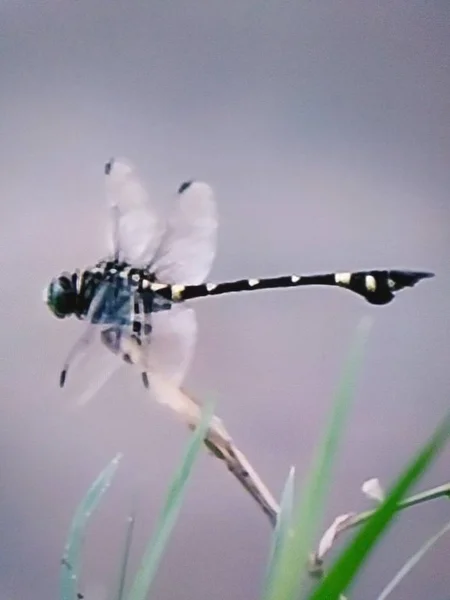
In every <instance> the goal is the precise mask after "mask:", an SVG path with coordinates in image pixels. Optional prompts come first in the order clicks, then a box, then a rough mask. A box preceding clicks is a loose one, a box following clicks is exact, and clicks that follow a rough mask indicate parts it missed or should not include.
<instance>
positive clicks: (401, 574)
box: [377, 521, 450, 600]
mask: <svg viewBox="0 0 450 600" xmlns="http://www.w3.org/2000/svg"><path fill="white" fill-rule="evenodd" d="M449 531H450V521H449V522H448V523H447V524H446V525H444V527H442V529H440V530H439V531H438V532H437V533H436V534H435V535H433V536H432V537H430V538H429V539H428V540H427V541H426V542H425V544H423V545H422V546H421V547H420V548H419V550H418V551H417V552H416V553H415V554H413V555H412V556H411V558H410V559H409V560H408V561H407V562H406V563H405V564H404V565H403V567H402V568H401V569H400V570H399V571H398V573H397V574H396V575H395V576H394V577H393V578H392V579H391V581H390V582H389V583H388V584H387V585H386V587H385V588H384V589H383V591H382V592H381V594H380V595H379V596H378V598H377V600H386V598H387V597H388V596H389V594H390V593H391V592H393V591H394V589H395V588H396V587H397V586H398V584H399V583H400V582H401V581H402V580H403V579H404V578H405V577H406V576H407V575H408V573H409V572H410V571H411V570H412V569H413V568H414V567H415V566H416V565H417V563H418V562H419V561H420V560H421V559H422V558H423V557H424V556H425V554H426V553H427V552H428V551H429V550H431V548H432V547H433V546H434V545H435V544H436V543H437V542H438V541H439V540H440V539H441V537H442V536H444V535H445V534H446V533H448V532H449Z"/></svg>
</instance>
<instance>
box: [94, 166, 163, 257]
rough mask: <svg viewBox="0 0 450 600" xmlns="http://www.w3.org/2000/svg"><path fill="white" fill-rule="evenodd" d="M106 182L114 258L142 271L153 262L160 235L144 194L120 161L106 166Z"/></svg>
mask: <svg viewBox="0 0 450 600" xmlns="http://www.w3.org/2000/svg"><path fill="white" fill-rule="evenodd" d="M105 179H106V181H105V184H106V195H107V200H108V203H109V206H110V211H111V229H112V232H111V233H112V253H113V256H114V257H115V258H116V259H118V260H121V261H124V262H127V263H129V264H132V265H133V266H137V267H143V266H145V265H146V264H148V263H149V261H150V260H151V259H152V257H153V255H154V253H155V250H156V248H157V246H158V244H159V242H160V238H161V233H162V227H161V225H160V224H159V222H158V219H157V216H156V214H155V211H154V210H153V207H152V205H151V203H150V200H149V197H148V194H147V191H146V189H145V187H144V185H143V183H142V181H141V179H140V178H139V175H138V174H137V171H136V169H135V167H134V166H133V165H132V164H131V163H130V162H129V161H128V160H126V159H123V158H113V159H111V160H110V161H109V162H108V163H106V165H105Z"/></svg>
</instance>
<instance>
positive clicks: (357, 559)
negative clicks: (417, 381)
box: [309, 414, 450, 600]
mask: <svg viewBox="0 0 450 600" xmlns="http://www.w3.org/2000/svg"><path fill="white" fill-rule="evenodd" d="M449 437H450V414H449V415H448V416H447V417H446V418H445V419H444V421H443V422H442V424H441V425H440V427H438V429H437V430H436V432H435V433H434V435H433V436H432V437H431V438H430V440H429V441H428V442H427V443H426V444H425V445H424V446H423V447H422V449H421V450H420V451H419V452H418V453H417V455H416V456H415V457H414V459H413V460H412V461H411V462H410V464H409V465H408V467H407V468H406V469H405V470H404V471H403V473H402V474H401V476H400V477H399V478H398V479H397V482H396V483H395V485H394V487H393V488H392V490H391V492H390V493H389V494H388V495H387V497H386V500H385V501H384V502H383V503H382V504H381V505H380V507H379V508H378V509H377V510H376V511H375V512H374V513H373V515H372V517H370V519H369V520H368V521H367V522H366V523H365V525H363V527H362V528H361V529H360V530H359V531H358V533H357V534H356V535H355V537H354V538H353V540H352V541H351V542H350V544H349V545H348V546H347V548H346V549H345V550H344V551H343V552H342V554H341V555H340V556H339V557H338V559H337V560H336V561H335V562H334V564H333V565H332V567H331V569H330V571H329V572H328V574H327V575H326V576H325V577H324V579H323V580H322V582H321V583H320V584H319V585H318V586H317V588H316V589H315V590H314V592H313V593H312V594H311V595H310V596H309V600H325V599H326V600H333V599H337V598H339V595H340V594H341V593H343V592H345V590H346V589H347V588H348V587H349V585H350V584H351V583H352V582H353V580H354V579H355V577H356V575H357V574H358V572H359V570H360V569H361V567H362V566H363V565H364V563H365V561H366V560H367V558H368V556H369V554H370V552H371V551H372V550H373V548H374V547H375V545H376V543H377V542H378V541H379V539H380V538H381V536H382V535H383V534H384V533H385V532H386V531H387V529H388V527H389V525H390V524H391V523H392V520H393V519H394V517H395V516H396V514H397V513H398V511H399V502H400V501H401V500H402V498H403V497H404V496H405V494H406V493H407V492H408V490H409V489H410V488H411V486H412V485H414V483H415V482H416V481H417V480H418V479H419V478H420V476H421V475H422V474H423V473H424V472H425V471H426V469H427V468H428V467H429V466H430V465H431V463H432V461H433V459H434V458H435V457H436V456H437V454H438V453H439V452H440V450H441V449H442V448H443V446H444V444H445V443H446V442H447V440H448V438H449Z"/></svg>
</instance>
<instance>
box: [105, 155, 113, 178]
mask: <svg viewBox="0 0 450 600" xmlns="http://www.w3.org/2000/svg"><path fill="white" fill-rule="evenodd" d="M113 164H114V159H113V158H111V159H110V160H109V161H108V162H107V163H106V165H105V175H109V174H110V173H111V169H112V167H113Z"/></svg>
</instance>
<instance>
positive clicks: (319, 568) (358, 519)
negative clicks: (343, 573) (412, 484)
mask: <svg viewBox="0 0 450 600" xmlns="http://www.w3.org/2000/svg"><path fill="white" fill-rule="evenodd" d="M442 497H447V498H450V483H444V484H443V485H439V486H437V487H434V488H431V489H429V490H425V491H424V492H420V493H419V494H414V495H413V496H410V497H409V498H406V500H404V501H403V502H400V504H399V505H398V507H397V512H399V511H401V510H405V509H406V508H410V507H411V506H416V505H418V504H422V503H424V502H429V501H430V500H436V499H437V498H442ZM375 510H376V509H372V510H367V511H364V512H361V513H359V514H348V515H347V518H345V519H344V518H343V520H342V522H341V523H340V524H339V525H337V526H336V529H335V531H334V537H333V540H332V543H331V544H330V546H329V547H328V548H327V550H326V551H325V552H323V553H322V555H321V556H319V553H318V552H315V553H314V554H313V555H312V556H311V557H310V558H311V561H310V565H309V572H310V574H311V575H313V576H316V577H319V578H320V577H322V576H323V559H324V556H325V554H326V553H328V552H329V551H330V550H331V547H332V546H333V545H334V543H335V542H336V539H337V538H338V537H339V535H340V534H341V533H343V532H344V531H347V530H349V529H353V528H355V527H359V526H360V525H362V524H363V523H365V522H366V521H368V519H370V517H371V516H372V515H373V514H374V512H375ZM343 517H344V516H343Z"/></svg>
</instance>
